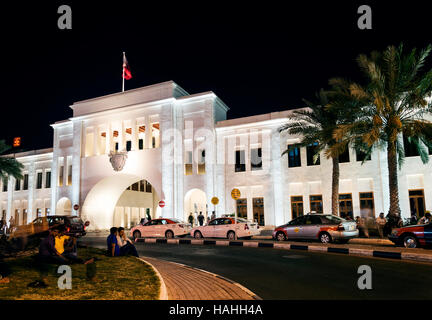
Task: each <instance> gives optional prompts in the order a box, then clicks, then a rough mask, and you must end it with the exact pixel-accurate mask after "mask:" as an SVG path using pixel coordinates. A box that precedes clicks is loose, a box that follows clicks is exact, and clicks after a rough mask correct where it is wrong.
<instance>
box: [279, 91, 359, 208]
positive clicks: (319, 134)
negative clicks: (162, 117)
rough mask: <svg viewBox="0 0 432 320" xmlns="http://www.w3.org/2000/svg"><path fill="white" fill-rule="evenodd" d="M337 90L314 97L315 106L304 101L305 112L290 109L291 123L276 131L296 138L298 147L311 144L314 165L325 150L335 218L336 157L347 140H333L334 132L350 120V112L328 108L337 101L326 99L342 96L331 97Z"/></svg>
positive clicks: (337, 195) (336, 192) (337, 165)
mask: <svg viewBox="0 0 432 320" xmlns="http://www.w3.org/2000/svg"><path fill="white" fill-rule="evenodd" d="M337 90H339V89H338V88H334V90H333V91H327V92H326V91H324V90H321V91H320V92H319V93H318V94H317V100H318V102H317V103H313V102H309V101H307V100H304V102H305V104H306V105H307V107H308V108H309V109H301V110H294V111H293V112H292V114H291V115H290V116H289V117H288V119H289V120H291V121H290V122H288V123H287V124H285V125H283V126H281V127H280V128H279V132H283V131H287V132H288V133H289V134H290V135H299V136H300V137H301V140H300V142H299V143H298V144H297V146H299V147H306V146H310V145H314V146H315V148H314V151H315V154H314V157H313V159H314V162H316V161H317V160H318V157H319V155H320V153H321V152H322V151H325V155H326V156H327V158H331V159H332V214H335V215H337V214H338V207H339V155H340V154H342V153H343V152H344V151H345V150H346V148H347V146H348V141H337V140H336V139H335V138H334V130H335V129H336V128H337V126H338V125H339V124H342V123H345V122H348V123H349V122H350V121H352V119H351V118H350V114H351V113H347V112H346V110H348V108H345V109H343V108H329V106H330V105H333V104H335V105H336V104H338V103H339V101H341V100H336V99H333V100H331V101H329V97H341V96H342V95H336V94H334V92H336V91H337ZM351 100H352V99H351ZM292 148H293V146H290V147H288V148H287V149H286V150H285V151H284V152H283V153H282V155H284V154H286V153H288V152H290V151H291V150H292Z"/></svg>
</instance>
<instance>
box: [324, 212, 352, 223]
mask: <svg viewBox="0 0 432 320" xmlns="http://www.w3.org/2000/svg"><path fill="white" fill-rule="evenodd" d="M322 220H323V223H324V224H339V223H341V222H345V221H346V220H345V219H342V218H340V217H337V216H333V215H331V214H328V215H324V216H322Z"/></svg>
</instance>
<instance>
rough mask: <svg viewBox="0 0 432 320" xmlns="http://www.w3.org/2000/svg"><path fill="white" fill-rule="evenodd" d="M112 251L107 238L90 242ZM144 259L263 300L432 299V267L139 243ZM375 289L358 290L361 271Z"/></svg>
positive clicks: (264, 250) (294, 253) (297, 253)
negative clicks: (214, 278)
mask: <svg viewBox="0 0 432 320" xmlns="http://www.w3.org/2000/svg"><path fill="white" fill-rule="evenodd" d="M81 241H82V242H83V243H85V244H87V245H92V246H95V247H100V248H106V244H105V238H104V237H88V236H86V237H84V238H82V240H81ZM136 247H137V249H138V252H139V254H140V255H141V256H143V257H145V256H148V257H154V258H158V259H163V260H168V261H174V262H179V263H184V264H187V265H190V266H193V267H197V268H201V269H204V270H207V271H210V272H214V273H217V274H219V275H221V276H224V277H227V278H229V279H231V280H233V281H236V282H239V283H240V284H242V285H244V286H245V287H247V288H248V289H250V290H252V291H253V292H254V293H256V294H257V295H259V296H260V297H261V298H263V299H290V300H291V299H306V300H308V299H392V300H393V299H432V268H431V267H432V265H431V264H426V263H418V262H405V261H398V260H390V259H379V258H366V257H357V256H352V255H341V254H331V253H315V252H306V251H296V250H277V249H270V248H248V247H224V246H202V245H171V244H144V243H137V244H136ZM361 265H368V266H370V267H371V269H372V289H371V290H367V289H366V290H360V289H359V288H358V286H357V281H358V278H359V277H360V276H361V275H360V274H358V273H357V270H358V268H359V266H361Z"/></svg>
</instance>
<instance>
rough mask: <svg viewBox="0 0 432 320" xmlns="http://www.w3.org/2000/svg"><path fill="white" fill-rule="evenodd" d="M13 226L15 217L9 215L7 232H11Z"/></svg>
mask: <svg viewBox="0 0 432 320" xmlns="http://www.w3.org/2000/svg"><path fill="white" fill-rule="evenodd" d="M14 227H15V218H14V217H13V216H12V215H11V217H10V219H9V232H8V233H12V230H13V228H14Z"/></svg>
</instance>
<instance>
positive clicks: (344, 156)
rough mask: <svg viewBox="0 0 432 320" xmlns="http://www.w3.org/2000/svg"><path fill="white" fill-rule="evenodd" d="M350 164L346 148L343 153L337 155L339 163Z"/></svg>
mask: <svg viewBox="0 0 432 320" xmlns="http://www.w3.org/2000/svg"><path fill="white" fill-rule="evenodd" d="M344 162H350V157H349V148H348V147H347V148H346V149H345V151H344V152H342V153H341V154H340V155H339V163H344Z"/></svg>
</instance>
